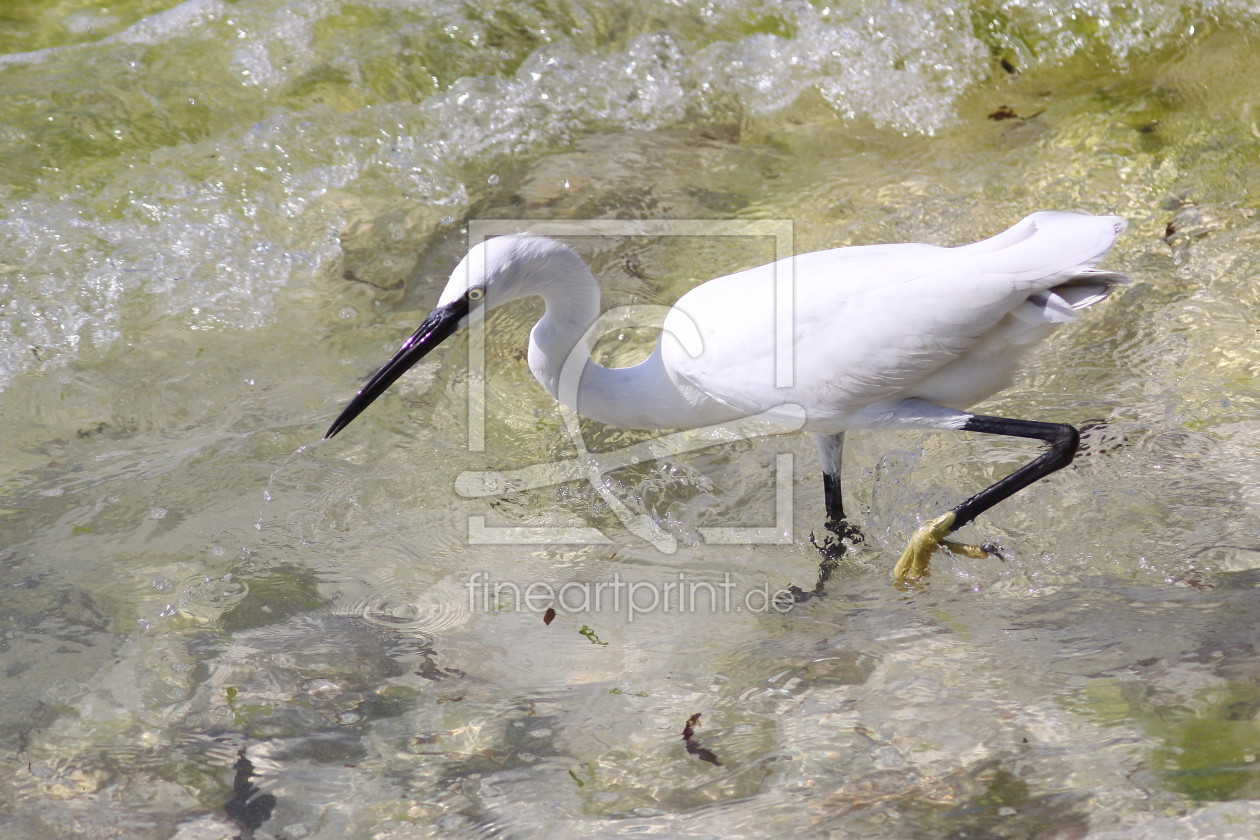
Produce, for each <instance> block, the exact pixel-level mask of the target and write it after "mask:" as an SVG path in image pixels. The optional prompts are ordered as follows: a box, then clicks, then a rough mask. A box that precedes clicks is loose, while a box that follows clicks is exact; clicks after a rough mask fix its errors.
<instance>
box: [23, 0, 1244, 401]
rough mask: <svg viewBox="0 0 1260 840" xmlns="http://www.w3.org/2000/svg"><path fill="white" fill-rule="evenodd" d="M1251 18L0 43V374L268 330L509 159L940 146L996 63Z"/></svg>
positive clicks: (1077, 16) (162, 36)
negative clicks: (756, 137)
mask: <svg viewBox="0 0 1260 840" xmlns="http://www.w3.org/2000/svg"><path fill="white" fill-rule="evenodd" d="M1255 16H1256V10H1255V8H1254V6H1251V5H1249V4H1246V3H1233V4H1231V3H1213V4H1203V5H1182V4H1175V3H1164V2H1154V0H1148V2H1143V3H1137V4H1131V3H1125V4H1113V3H1110V2H1107V0H1085V1H1084V2H1066V0H1062V2H1051V3H1047V2H1023V1H1022V0H1017V2H1010V3H1004V4H1002V5H1001V7H1000V8H998V9H993V8H991V7H989V6H987V5H985V4H976V5H975V6H974V7H971V8H968V7H958V6H956V4H953V3H947V2H935V3H908V2H896V1H895V0H893V1H891V2H886V3H882V4H878V5H874V6H872V5H870V4H864V3H856V2H853V3H848V4H843V5H836V6H820V5H816V4H811V3H804V2H791V3H783V4H767V3H764V2H758V0H726V2H713V0H697V2H687V3H680V4H661V5H659V6H648V7H645V6H642V5H639V4H629V3H624V2H619V1H614V0H609V1H608V2H602V3H594V4H590V3H566V2H558V3H554V4H551V5H550V6H549V7H548V8H546V9H540V8H539V7H537V6H532V5H531V6H522V5H520V4H518V3H515V2H506V0H500V2H495V3H491V4H488V5H487V4H480V5H478V6H477V7H476V8H471V7H468V6H466V5H462V4H451V3H425V4H415V3H411V2H402V1H401V0H374V1H373V2H363V1H362V0H359V1H358V2H354V1H352V0H320V2H311V3H304V4H300V5H294V4H291V3H285V2H280V0H272V1H270V2H268V1H267V0H263V1H262V2H255V3H249V4H230V3H226V2H223V0H188V2H185V3H182V4H179V5H177V6H175V7H173V8H170V9H167V10H165V11H162V12H159V13H156V14H153V15H151V16H149V17H146V18H144V19H142V20H139V21H137V22H135V23H133V24H131V25H130V26H128V27H127V28H125V29H123V30H121V31H118V32H116V33H115V34H112V35H109V36H107V37H104V38H102V39H100V40H98V41H95V42H83V43H73V44H68V45H65V46H59V45H57V44H55V43H53V44H48V45H45V46H43V47H41V48H39V49H36V50H32V51H28V52H24V53H21V54H12V55H8V56H0V91H4V93H2V94H0V111H2V112H3V113H4V120H3V122H4V127H3V128H0V140H2V141H3V142H4V145H5V146H6V147H7V151H5V152H0V172H2V173H3V177H2V178H0V199H2V200H3V202H4V203H3V207H2V208H0V276H2V277H3V288H4V293H3V298H4V300H3V302H4V307H3V312H2V314H0V339H2V341H0V387H4V386H5V385H7V383H9V382H10V381H11V380H12V378H13V377H15V376H18V375H20V374H22V373H25V372H30V371H34V370H40V369H48V368H50V367H57V366H61V365H64V364H66V363H67V362H68V361H70V360H73V359H76V358H82V357H83V355H84V354H99V353H100V352H102V351H103V350H104V349H105V348H107V347H109V346H111V345H112V344H114V343H116V342H118V341H119V340H121V339H124V338H125V337H127V336H128V334H129V330H130V329H131V325H135V324H137V323H139V322H141V321H143V320H145V319H146V318H150V317H153V316H155V315H156V316H159V317H171V318H175V319H177V320H179V321H182V322H183V323H185V324H186V325H187V326H188V327H191V328H214V327H220V326H223V327H257V326H262V325H264V324H266V323H268V322H269V320H270V319H271V318H272V316H273V313H274V310H275V307H276V295H277V293H279V292H280V291H281V290H283V289H285V288H286V287H297V286H307V285H311V284H313V283H317V282H319V281H321V280H323V279H327V278H329V277H332V276H336V274H337V273H338V271H339V269H340V267H341V258H342V247H343V242H344V240H345V237H346V235H347V231H349V230H351V229H352V228H355V226H356V225H358V226H360V227H361V226H363V225H368V226H371V225H372V224H373V223H374V222H376V221H377V220H378V218H379V217H380V215H381V211H378V210H374V209H373V208H380V207H393V208H403V209H402V210H401V211H400V212H401V220H395V221H396V222H397V229H396V230H394V232H393V233H392V234H391V235H392V236H393V237H394V238H395V239H397V240H398V241H400V242H405V241H411V242H415V241H416V240H418V239H420V238H422V237H423V236H424V235H426V234H427V233H428V232H429V231H431V230H432V229H433V228H434V226H435V225H436V224H437V223H438V222H439V221H440V220H442V219H443V218H459V217H460V215H461V214H462V213H463V212H464V211H465V210H466V209H467V208H468V206H469V202H470V197H469V186H468V185H469V184H470V183H473V182H474V179H476V178H478V177H479V176H480V173H481V172H483V171H484V170H485V169H486V168H487V167H489V166H492V165H493V164H494V162H495V161H496V160H501V159H503V158H504V157H505V156H519V155H531V154H536V153H539V152H541V151H543V150H547V149H551V148H555V147H557V146H562V145H564V144H567V143H570V142H572V141H574V140H575V139H578V138H580V137H582V136H583V135H584V134H587V133H589V132H592V131H596V130H606V129H608V128H616V129H654V128H660V127H666V126H675V125H679V124H685V123H690V124H695V123H697V122H699V123H703V122H704V121H706V120H715V119H743V120H746V119H755V118H759V117H767V116H769V115H774V114H776V113H779V112H781V111H783V109H785V108H787V107H788V106H791V105H793V103H797V102H798V101H800V100H801V98H802V97H810V96H814V97H817V98H818V99H819V100H821V101H822V102H825V103H826V104H827V105H828V106H829V107H831V108H832V109H833V110H834V111H835V112H836V113H837V114H838V115H839V116H841V117H842V118H844V119H847V120H860V121H869V122H870V123H873V124H874V125H875V126H877V127H882V128H885V129H889V130H892V131H895V132H901V133H918V134H933V133H936V132H940V131H942V130H945V129H947V128H948V127H949V126H950V125H951V123H952V122H953V121H954V120H955V118H956V115H955V106H956V103H957V102H958V100H959V98H960V97H961V96H963V95H965V94H966V92H967V91H969V90H970V89H972V88H973V87H975V86H976V85H977V84H981V83H983V82H985V81H986V80H991V79H993V78H995V77H997V78H1000V77H1001V76H1002V74H1003V72H1004V71H1003V70H1002V69H1001V67H1000V66H999V63H998V60H997V59H998V58H1002V59H1005V60H1006V61H1007V62H1008V64H1011V65H1012V66H1015V67H1019V68H1025V67H1029V66H1037V65H1040V66H1042V67H1045V66H1052V65H1055V64H1058V63H1063V62H1067V61H1070V60H1074V59H1075V58H1076V57H1081V56H1083V57H1085V58H1086V59H1087V60H1090V61H1094V62H1096V63H1099V64H1108V63H1111V64H1122V63H1123V62H1125V61H1127V60H1129V59H1130V57H1131V56H1132V55H1133V54H1135V53H1140V52H1145V53H1150V52H1157V51H1161V50H1169V49H1176V48H1177V47H1178V46H1179V45H1182V44H1183V43H1185V42H1186V41H1187V39H1190V38H1192V37H1193V35H1194V33H1195V31H1196V27H1200V28H1201V27H1203V26H1204V25H1237V24H1240V23H1245V22H1247V21H1249V20H1253V19H1254V18H1255ZM84 79H90V80H91V83H90V84H84V83H83V80H84Z"/></svg>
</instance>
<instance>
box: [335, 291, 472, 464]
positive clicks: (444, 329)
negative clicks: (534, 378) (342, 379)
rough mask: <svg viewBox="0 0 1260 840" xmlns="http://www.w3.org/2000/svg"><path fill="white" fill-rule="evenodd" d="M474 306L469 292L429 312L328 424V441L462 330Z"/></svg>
mask: <svg viewBox="0 0 1260 840" xmlns="http://www.w3.org/2000/svg"><path fill="white" fill-rule="evenodd" d="M470 306H471V304H470V302H469V299H468V295H467V294H465V295H463V296H462V297H460V298H459V299H458V300H455V301H452V302H450V303H448V304H446V305H445V306H439V307H438V308H437V309H434V310H433V311H432V312H431V313H429V317H428V318H425V319H424V323H422V324H421V325H420V327H419V329H417V330H416V331H415V332H414V333H412V334H411V338H409V339H407V340H406V341H404V342H403V345H402V347H399V348H398V352H396V353H395V354H394V355H393V357H392V358H390V360H389V361H388V362H386V363H385V364H383V365H381V369H380V370H378V371H377V372H376V373H374V374H372V378H371V379H369V380H368V382H367V384H366V385H364V386H363V390H361V391H359V393H357V394H355V395H354V399H352V400H350V404H349V405H347V406H346V407H345V409H344V410H343V411H342V412H341V414H340V415H339V416H338V417H337V419H336V420H334V421H333V424H332V425H331V426H329V427H328V431H327V432H325V433H324V440H328V439H329V438H330V437H332V436H333V435H335V434H337V432H340V431H341V430H342V429H344V428H345V427H346V426H348V425H350V421H352V420H354V418H356V417H358V416H359V415H360V414H362V413H363V409H365V408H367V407H368V406H369V405H371V404H372V402H373V400H375V399H376V398H377V397H379V396H380V395H381V394H383V393H385V391H386V390H387V389H388V388H389V386H390V385H393V384H394V382H396V381H397V380H398V377H400V376H402V375H403V374H404V373H406V372H407V370H408V369H409V368H410V367H411V366H412V365H414V364H415V363H416V362H418V361H420V360H421V359H423V358H424V357H425V356H427V355H428V354H429V351H431V350H432V349H433V348H434V347H437V346H438V345H439V344H441V343H442V342H443V341H445V340H446V339H447V338H449V337H450V336H451V334H452V333H454V332H455V331H456V330H457V329H459V324H460V321H462V320H463V319H464V316H466V315H467V314H468V311H469V308H470Z"/></svg>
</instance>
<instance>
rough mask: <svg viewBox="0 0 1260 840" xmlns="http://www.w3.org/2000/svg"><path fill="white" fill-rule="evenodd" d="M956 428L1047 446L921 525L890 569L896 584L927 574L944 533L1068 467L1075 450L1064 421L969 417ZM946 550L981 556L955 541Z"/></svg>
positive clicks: (1077, 437) (1076, 443)
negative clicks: (933, 554)
mask: <svg viewBox="0 0 1260 840" xmlns="http://www.w3.org/2000/svg"><path fill="white" fill-rule="evenodd" d="M962 430H963V431H967V432H981V433H983V434H988V435H1006V436H1008V437H1022V438H1031V439H1033V440H1043V441H1045V442H1046V443H1048V444H1049V448H1048V449H1047V450H1046V451H1045V452H1043V453H1041V455H1039V456H1037V458H1035V459H1033V460H1032V461H1031V462H1029V463H1027V464H1025V465H1024V466H1022V467H1020V468H1019V469H1017V470H1016V471H1015V472H1013V473H1011V474H1010V475H1008V476H1007V477H1006V478H1004V479H1002V480H1001V481H998V482H996V483H995V484H993V485H991V486H989V487H986V488H985V489H983V490H981V491H980V492H979V493H977V494H976V495H974V496H972V497H971V498H970V499H967V501H965V502H963V503H962V504H960V505H958V506H957V507H955V508H953V509H952V510H951V511H950V512H949V513H947V514H945V515H944V516H940V517H938V518H936V519H934V520H932V521H930V522H926V523H924V525H923V527H921V528H920V529H919V530H918V531H916V532H915V534H914V536H913V537H912V538H911V540H910V545H909V547H908V548H906V550H905V551H904V552H903V553H902V555H901V559H899V560H898V561H897V565H896V566H895V567H894V568H893V576H894V577H895V578H896V579H897V580H899V581H906V580H916V579H917V578H919V577H921V576H922V575H923V573H924V572H926V571H927V565H928V558H929V557H930V556H931V555H932V552H933V551H935V550H936V548H937V547H938V546H939V545H940V544H941V543H942V542H943V541H945V536H946V535H947V534H952V533H953V532H954V531H956V530H958V529H959V528H961V527H962V526H964V525H966V524H967V523H968V522H971V521H972V520H973V519H975V518H976V517H977V516H979V515H980V514H982V513H984V512H985V511H986V510H988V509H989V508H991V507H993V506H994V505H996V504H997V503H998V502H1000V501H1002V500H1003V499H1009V498H1010V497H1011V496H1014V495H1015V494H1016V493H1018V492H1019V491H1020V490H1023V489H1024V488H1025V487H1027V486H1028V485H1030V484H1032V483H1033V482H1035V481H1037V480H1039V479H1042V478H1045V477H1046V476H1047V475H1049V474H1050V473H1052V472H1054V471H1056V470H1061V469H1063V468H1064V467H1066V466H1067V465H1068V464H1070V463H1072V458H1073V457H1075V455H1076V449H1077V446H1079V444H1080V433H1079V432H1077V431H1076V429H1075V428H1073V427H1072V426H1069V425H1068V424H1066V423H1039V422H1037V421H1035V420H1009V419H1006V418H1004V417H985V416H984V415H979V414H975V415H972V416H971V417H970V418H969V419H968V420H967V422H966V423H964V424H963V426H962ZM950 548H951V549H952V550H955V551H957V550H966V553H972V552H976V556H980V555H981V554H982V553H983V552H982V551H980V550H977V549H972V548H971V547H969V546H962V545H958V544H955V543H950Z"/></svg>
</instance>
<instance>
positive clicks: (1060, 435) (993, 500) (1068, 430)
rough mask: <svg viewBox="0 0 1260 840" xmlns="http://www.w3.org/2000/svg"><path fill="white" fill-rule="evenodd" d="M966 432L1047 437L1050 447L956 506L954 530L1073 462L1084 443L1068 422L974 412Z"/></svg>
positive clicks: (965, 427)
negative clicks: (1005, 416)
mask: <svg viewBox="0 0 1260 840" xmlns="http://www.w3.org/2000/svg"><path fill="white" fill-rule="evenodd" d="M963 431H965V432H981V433H983V434H986V435H1006V436H1008V437H1022V438H1032V439H1034V440H1044V441H1045V442H1046V443H1048V444H1050V447H1049V449H1047V450H1046V451H1045V452H1043V453H1041V455H1039V456H1038V457H1037V458H1036V459H1035V460H1033V461H1031V462H1030V463H1028V464H1025V465H1024V466H1022V467H1020V468H1019V469H1017V470H1016V471H1015V472H1013V473H1011V474H1010V475H1008V476H1007V477H1006V478H1004V479H1002V480H1001V481H999V482H997V483H996V484H993V485H991V486H989V487H986V488H984V489H983V490H981V491H980V492H979V493H977V494H976V495H974V496H972V497H971V498H970V499H968V500H967V501H965V502H963V503H962V504H960V505H958V506H957V507H955V508H954V509H953V513H954V524H953V526H952V527H951V528H950V529H949V530H950V532H951V533H952V532H953V531H956V530H958V529H959V528H961V527H962V526H964V525H966V524H967V523H968V522H970V521H972V520H973V519H975V518H976V517H977V516H979V515H980V514H982V513H984V512H985V511H986V510H988V509H989V508H991V507H993V506H994V505H996V504H997V503H998V502H1000V501H1002V500H1003V499H1009V498H1010V497H1011V496H1014V495H1015V494H1016V493H1018V492H1019V491H1020V490H1023V489H1024V488H1025V487H1027V486H1028V485H1030V484H1032V483H1033V482H1035V481H1039V480H1040V479H1043V478H1045V477H1046V476H1048V475H1049V474H1050V473H1052V472H1055V471H1056V470H1061V469H1063V468H1064V467H1066V466H1067V465H1068V464H1070V463H1072V458H1074V457H1075V456H1076V449H1077V447H1078V446H1079V445H1080V440H1081V436H1080V433H1079V432H1077V431H1076V429H1075V428H1074V427H1072V426H1069V425H1068V424H1067V423H1038V422H1037V421H1035V420H1007V419H1005V418H1003V417H985V416H984V415H981V414H975V415H972V417H971V419H970V420H968V421H967V423H966V424H965V425H964V426H963Z"/></svg>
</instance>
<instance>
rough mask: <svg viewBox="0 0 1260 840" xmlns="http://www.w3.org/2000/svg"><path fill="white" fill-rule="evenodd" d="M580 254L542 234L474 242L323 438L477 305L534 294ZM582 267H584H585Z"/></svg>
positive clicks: (460, 323) (490, 305)
mask: <svg viewBox="0 0 1260 840" xmlns="http://www.w3.org/2000/svg"><path fill="white" fill-rule="evenodd" d="M575 262H576V263H577V264H578V265H581V264H582V263H581V259H580V258H579V257H578V256H577V254H575V253H574V252H573V251H572V250H570V249H569V247H568V246H566V245H563V244H561V243H559V242H556V241H555V240H553V239H547V238H546V237H542V236H528V235H521V236H498V237H495V238H494V239H487V240H485V241H483V242H479V243H477V245H476V246H474V247H473V249H472V250H471V251H469V252H468V254H467V255H466V256H465V257H464V258H463V259H462V260H460V261H459V265H457V266H455V270H454V271H453V272H451V279H450V280H448V281H447V283H446V288H445V289H443V290H442V295H441V297H439V298H438V303H437V306H436V307H435V308H434V309H433V311H432V312H431V313H429V317H427V318H425V319H424V322H423V323H421V324H420V327H419V328H418V329H417V330H416V331H415V332H414V333H412V335H411V337H410V338H408V339H407V340H406V341H404V342H403V344H402V346H401V347H399V348H398V351H397V352H396V353H394V355H393V356H392V357H391V358H390V360H389V361H388V362H386V363H385V364H384V365H382V366H381V368H380V370H378V371H377V372H376V373H374V374H372V378H371V379H369V380H368V382H367V384H366V385H364V386H363V389H362V390H361V391H359V393H358V394H356V395H355V396H354V399H352V400H350V403H349V404H348V405H347V406H346V407H345V409H344V410H343V411H342V412H341V414H340V415H339V416H338V417H337V419H336V420H335V421H333V424H332V425H331V426H329V427H328V431H327V432H326V433H325V434H324V439H325V440H327V439H328V438H330V437H332V436H333V435H335V434H337V433H338V432H340V431H341V430H342V429H344V428H345V427H346V426H348V425H349V424H350V422H351V421H352V420H354V418H356V417H358V416H359V415H360V414H361V413H362V412H363V410H364V409H365V408H367V407H368V406H369V405H371V404H372V402H373V401H374V400H375V399H376V398H377V397H379V396H380V395H381V394H383V393H385V391H386V390H387V389H388V388H389V386H390V385H393V384H394V382H395V381H397V379H398V377H400V376H402V375H403V374H404V373H406V372H407V370H408V369H409V368H411V367H412V366H413V365H414V364H416V362H419V361H420V360H421V359H423V358H424V357H425V356H427V355H428V354H429V353H430V352H431V351H432V350H433V348H435V347H437V346H438V345H439V344H441V343H442V342H443V341H445V340H446V339H447V338H449V337H450V336H451V335H454V334H455V333H456V332H459V330H460V329H462V328H463V327H464V326H465V325H466V324H467V323H468V319H469V318H470V317H471V316H472V314H473V313H474V312H475V311H476V310H478V309H483V308H484V309H487V310H488V309H493V308H495V307H496V306H501V305H503V304H505V303H507V302H508V301H511V300H515V299H516V298H519V297H524V296H526V295H530V294H538V293H539V292H540V291H541V290H542V289H541V287H542V285H543V284H545V283H546V282H547V281H548V279H549V278H553V277H558V276H562V275H563V273H564V271H565V270H572V268H573V264H574V263H575ZM583 268H585V267H584V266H583Z"/></svg>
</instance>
